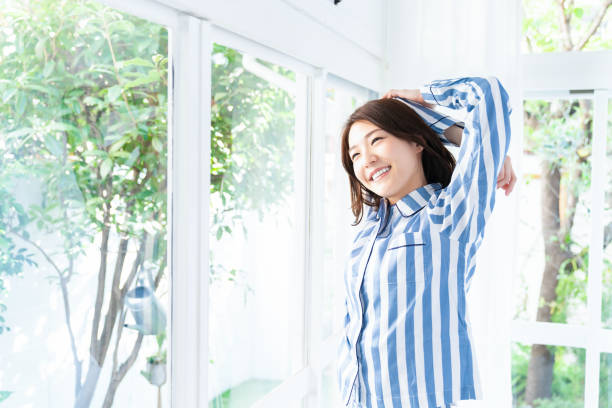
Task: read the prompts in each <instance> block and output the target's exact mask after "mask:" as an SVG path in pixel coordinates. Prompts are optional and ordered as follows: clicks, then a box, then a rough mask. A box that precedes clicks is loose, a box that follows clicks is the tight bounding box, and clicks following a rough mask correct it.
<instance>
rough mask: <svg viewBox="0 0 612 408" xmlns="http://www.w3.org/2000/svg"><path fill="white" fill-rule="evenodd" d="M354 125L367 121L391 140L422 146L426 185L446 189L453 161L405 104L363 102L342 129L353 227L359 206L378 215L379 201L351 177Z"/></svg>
mask: <svg viewBox="0 0 612 408" xmlns="http://www.w3.org/2000/svg"><path fill="white" fill-rule="evenodd" d="M357 121H367V122H370V123H372V124H373V125H375V126H377V127H379V128H380V129H382V130H385V131H386V132H388V133H391V134H392V135H393V136H395V137H398V138H400V139H403V140H405V141H408V142H415V143H417V144H418V145H420V146H423V150H422V152H421V164H422V166H423V171H424V173H425V178H426V179H427V184H431V183H440V184H441V185H442V187H446V186H448V184H449V183H450V180H451V176H452V174H453V170H454V169H455V164H456V163H455V158H454V157H453V155H452V154H451V152H450V151H448V149H447V148H446V147H445V146H444V144H442V141H441V140H440V138H439V136H438V134H437V133H436V132H434V131H433V130H432V129H431V128H430V127H429V125H428V124H427V122H425V121H424V120H423V119H422V118H421V117H420V116H419V115H418V114H417V113H416V112H415V111H414V109H412V108H411V107H410V106H409V105H408V104H406V103H404V102H402V101H400V100H397V99H393V98H384V99H374V100H371V101H369V102H366V103H365V104H363V105H362V106H360V107H359V108H357V110H355V112H353V113H352V114H351V116H349V118H348V119H347V121H346V122H345V124H344V126H343V129H342V143H341V149H342V152H341V155H342V166H343V167H344V170H346V172H347V174H348V177H349V185H350V190H351V208H352V211H353V215H355V223H354V224H352V225H357V224H359V223H360V222H361V219H362V217H363V204H365V205H367V206H370V207H373V208H374V210H375V211H378V207H379V205H380V200H381V197H380V196H378V195H377V194H375V193H374V192H372V191H370V190H369V189H367V188H366V187H365V186H364V185H363V184H361V182H360V181H359V180H358V179H357V177H356V176H355V172H354V171H353V161H352V160H351V157H350V155H349V151H348V150H349V132H350V130H351V126H353V124H354V123H355V122H357Z"/></svg>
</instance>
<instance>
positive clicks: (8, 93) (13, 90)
mask: <svg viewBox="0 0 612 408" xmlns="http://www.w3.org/2000/svg"><path fill="white" fill-rule="evenodd" d="M16 92H17V88H9V89H7V90H6V91H4V94H3V95H2V102H4V103H7V102H8V101H9V100H10V99H11V98H12V97H13V95H15V93H16Z"/></svg>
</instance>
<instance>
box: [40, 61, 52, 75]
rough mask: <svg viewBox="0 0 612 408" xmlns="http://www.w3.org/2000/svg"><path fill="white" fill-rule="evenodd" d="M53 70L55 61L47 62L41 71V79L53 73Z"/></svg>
mask: <svg viewBox="0 0 612 408" xmlns="http://www.w3.org/2000/svg"><path fill="white" fill-rule="evenodd" d="M53 68H55V61H53V60H51V61H49V62H47V64H46V65H45V68H44V69H43V72H42V74H43V77H45V78H47V77H48V76H49V75H51V73H52V72H53Z"/></svg>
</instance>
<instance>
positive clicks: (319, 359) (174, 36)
mask: <svg viewBox="0 0 612 408" xmlns="http://www.w3.org/2000/svg"><path fill="white" fill-rule="evenodd" d="M97 1H99V2H101V3H103V4H106V5H108V6H110V7H113V8H115V9H117V10H119V11H122V12H126V13H128V14H131V15H134V16H136V17H139V18H143V19H146V20H149V21H151V22H154V23H157V24H160V25H163V26H165V27H167V29H168V30H169V54H170V59H169V67H171V69H170V70H169V77H170V78H169V81H168V105H169V107H168V117H169V118H171V120H170V123H171V124H172V126H171V129H169V132H168V137H169V143H168V146H169V147H168V157H169V158H170V163H169V165H168V179H169V181H168V212H169V217H168V225H169V228H168V236H167V239H169V240H170V242H171V245H170V246H169V248H168V256H169V265H171V275H172V279H171V293H172V296H171V318H170V325H171V335H170V336H169V344H170V346H169V359H170V362H171V363H170V365H171V369H170V370H171V383H170V387H171V388H170V400H171V401H166V404H168V403H169V402H170V406H171V407H181V408H183V407H185V408H192V407H204V406H208V330H209V327H208V311H209V305H208V299H209V296H208V290H209V287H208V268H209V259H208V253H209V234H208V229H209V225H208V219H209V211H208V208H209V190H210V168H209V166H208V165H207V164H208V163H210V154H211V153H210V132H209V129H210V123H211V122H210V121H211V118H210V104H209V103H208V102H209V101H210V97H211V79H212V78H211V70H210V64H211V53H212V44H213V42H217V43H219V44H223V45H224V46H228V47H231V48H234V49H237V50H239V51H241V52H243V53H246V54H249V55H251V56H254V57H257V58H262V59H265V60H267V61H269V62H272V63H275V64H279V65H283V66H284V67H287V68H289V69H293V70H295V71H298V72H300V73H301V74H302V75H304V76H305V78H307V79H306V84H304V85H305V86H306V89H307V92H306V94H307V97H306V101H305V103H303V101H302V102H298V104H296V110H299V112H296V115H297V121H296V123H297V126H296V133H299V132H302V136H304V137H300V140H302V142H303V143H304V144H303V146H302V147H303V149H304V151H308V152H309V153H310V154H309V156H308V157H306V158H304V159H303V160H297V163H296V169H295V170H296V177H297V178H298V189H299V190H300V191H298V194H301V195H302V196H301V198H302V199H303V200H301V202H303V203H305V204H304V205H303V206H302V207H301V208H300V209H299V210H298V213H300V214H302V217H301V218H302V221H303V222H302V223H301V224H298V231H299V233H300V234H301V236H302V239H301V240H300V242H298V245H299V246H300V248H302V251H301V253H299V254H300V255H299V258H300V260H301V261H302V262H301V264H303V271H302V276H303V281H304V286H303V293H302V294H303V302H302V312H301V313H300V315H301V316H302V317H301V319H302V322H303V326H304V327H303V334H304V335H303V344H302V345H303V350H302V355H300V356H297V357H296V358H297V359H301V360H302V361H303V362H304V368H303V369H302V370H300V371H298V372H297V373H295V374H293V375H291V376H290V377H289V378H287V379H286V380H285V381H283V382H282V383H281V384H280V385H278V386H277V387H276V388H275V389H273V390H272V391H271V392H269V393H268V394H267V395H266V396H265V397H264V398H262V399H261V400H259V401H258V402H257V404H256V405H255V406H257V407H268V406H290V405H291V406H294V405H293V404H297V405H301V406H305V407H309V408H310V407H313V408H314V407H318V406H320V405H321V404H322V401H320V395H321V392H320V391H321V386H322V383H321V378H322V372H323V369H324V368H325V367H326V366H327V364H329V363H330V362H332V361H333V360H334V358H335V351H336V342H335V338H336V337H335V336H330V337H329V338H328V339H326V340H324V341H321V340H320V339H321V336H320V332H319V324H318V317H319V316H320V312H319V311H320V305H318V304H315V303H314V302H312V293H314V292H313V291H316V290H319V288H320V287H321V284H322V276H321V273H322V267H321V265H322V264H321V262H322V259H323V258H322V254H323V250H324V248H323V245H324V240H323V239H320V237H322V233H323V228H324V225H323V223H324V217H323V210H324V209H323V207H322V203H323V201H322V198H323V193H324V190H323V183H324V169H323V166H322V164H323V160H322V159H323V155H322V153H321V152H323V153H324V148H325V145H324V142H325V141H324V140H323V136H324V134H325V132H324V130H325V129H324V124H325V90H326V87H327V85H326V83H327V80H328V75H327V71H326V70H325V69H322V68H318V67H313V66H311V65H309V64H307V63H304V62H302V61H299V60H296V59H295V58H292V57H290V56H288V55H286V54H283V53H281V52H278V51H276V50H275V49H273V48H271V47H268V46H266V45H264V44H260V43H256V42H254V41H252V40H250V39H247V38H245V37H243V36H241V35H238V34H236V33H233V32H230V31H228V30H226V29H224V28H222V27H220V26H216V25H214V24H212V23H211V22H210V21H206V20H204V19H202V18H199V17H196V16H193V14H192V12H190V10H189V9H188V8H187V6H185V7H186V8H184V9H177V8H173V7H171V6H168V5H163V4H162V3H159V2H156V1H151V0H130V2H125V1H123V0H97ZM177 7H182V6H177ZM331 81H332V83H336V84H343V85H344V86H345V87H347V86H348V87H351V86H354V87H355V89H358V88H359V86H357V85H354V84H353V85H350V83H349V82H348V81H346V82H344V81H343V80H342V79H340V78H338V77H335V76H331ZM298 86H299V84H298ZM363 89H365V88H362V89H361V91H363ZM298 127H299V129H298ZM321 149H323V150H321ZM179 157H180V160H175V158H179ZM194 220H196V221H195V222H194ZM313 243H314V244H313ZM302 401H303V402H304V404H303V405H302Z"/></svg>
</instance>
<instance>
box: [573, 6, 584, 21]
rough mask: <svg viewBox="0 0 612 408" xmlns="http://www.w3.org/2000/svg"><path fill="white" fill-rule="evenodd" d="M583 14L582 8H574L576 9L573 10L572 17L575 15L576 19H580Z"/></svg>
mask: <svg viewBox="0 0 612 408" xmlns="http://www.w3.org/2000/svg"><path fill="white" fill-rule="evenodd" d="M583 14H584V9H583V8H582V7H576V8H575V9H574V15H575V16H576V17H577V18H582V15H583Z"/></svg>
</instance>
